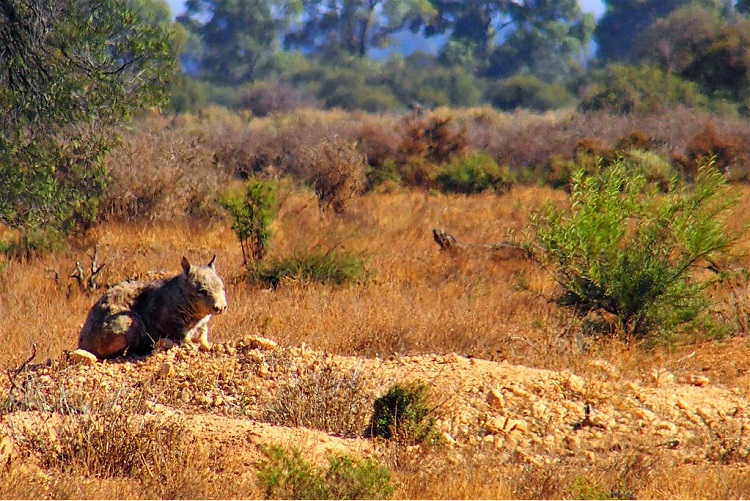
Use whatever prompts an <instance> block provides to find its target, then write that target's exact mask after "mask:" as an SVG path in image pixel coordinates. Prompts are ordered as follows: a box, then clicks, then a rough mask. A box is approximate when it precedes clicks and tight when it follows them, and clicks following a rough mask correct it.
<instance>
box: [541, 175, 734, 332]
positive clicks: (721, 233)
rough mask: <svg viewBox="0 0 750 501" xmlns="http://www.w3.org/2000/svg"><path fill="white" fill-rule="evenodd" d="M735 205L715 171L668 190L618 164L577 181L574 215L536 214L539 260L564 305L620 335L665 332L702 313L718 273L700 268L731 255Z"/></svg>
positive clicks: (550, 210)
mask: <svg viewBox="0 0 750 501" xmlns="http://www.w3.org/2000/svg"><path fill="white" fill-rule="evenodd" d="M736 201H737V198H736V197H735V196H733V195H732V194H731V193H729V192H728V190H727V186H726V179H725V178H724V176H723V175H722V174H721V173H719V172H718V171H717V170H716V169H714V168H713V166H712V165H710V164H709V165H705V166H703V167H701V169H700V170H699V173H698V176H697V178H696V180H695V183H693V184H691V185H678V183H677V181H676V179H675V178H673V179H672V181H671V182H670V184H669V186H668V188H667V190H666V193H665V194H663V195H659V194H658V192H657V188H656V187H655V186H653V185H650V184H649V183H648V182H647V179H646V176H645V175H644V174H643V173H642V171H640V170H629V169H627V168H626V167H625V165H624V164H623V162H621V161H618V162H616V163H614V164H613V165H611V166H609V167H607V168H606V169H599V170H598V171H597V172H595V173H594V174H591V175H586V174H585V173H584V171H583V170H577V171H575V172H574V174H573V176H572V179H571V195H570V208H569V209H568V210H562V211H561V210H559V209H556V208H553V207H549V208H548V209H547V210H546V211H543V212H541V213H537V214H535V215H534V216H533V217H532V228H533V229H534V230H536V235H537V236H536V238H537V243H538V245H539V248H540V249H541V252H540V254H539V255H538V258H539V259H540V261H541V263H542V264H543V265H544V266H545V267H546V268H547V269H548V270H550V271H551V272H552V273H553V275H554V277H555V279H556V281H557V283H558V284H559V286H560V289H561V292H560V294H559V295H558V296H557V301H558V302H559V304H561V305H563V306H566V307H569V308H571V309H572V310H573V311H574V312H575V313H576V314H577V315H580V316H582V317H585V316H587V315H588V314H590V313H596V314H599V315H601V317H602V319H604V320H605V324H607V325H610V326H614V327H615V332H619V333H624V334H626V335H629V336H630V335H632V336H636V337H640V336H643V335H645V334H647V333H652V332H657V331H658V332H660V333H661V334H669V333H671V332H673V330H674V329H676V328H677V327H679V326H684V325H686V324H689V323H691V322H694V321H696V320H697V319H699V317H700V316H701V315H702V314H703V313H705V312H706V309H707V301H708V299H707V297H706V296H705V295H704V294H703V292H704V290H705V289H706V287H708V286H709V285H710V284H711V283H713V282H715V281H716V280H717V279H718V278H719V276H718V275H716V274H710V273H708V272H705V271H703V272H702V273H699V271H700V270H701V268H703V269H705V267H706V266H707V265H709V264H711V263H712V262H713V261H714V260H716V259H717V258H720V257H721V256H723V255H726V254H727V253H728V252H729V251H730V249H731V248H732V246H733V244H734V243H735V242H736V240H737V238H738V235H734V234H732V233H731V232H730V231H729V229H728V228H727V218H728V217H729V216H730V214H731V209H732V207H733V206H734V205H735V203H736Z"/></svg>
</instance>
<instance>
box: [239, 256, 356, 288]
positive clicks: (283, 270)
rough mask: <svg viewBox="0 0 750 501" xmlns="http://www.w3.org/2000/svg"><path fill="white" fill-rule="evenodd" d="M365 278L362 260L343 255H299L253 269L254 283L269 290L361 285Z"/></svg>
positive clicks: (251, 272) (252, 278)
mask: <svg viewBox="0 0 750 501" xmlns="http://www.w3.org/2000/svg"><path fill="white" fill-rule="evenodd" d="M363 276H364V262H363V261H362V259H360V258H358V257H356V256H352V255H350V254H347V253H345V252H341V251H339V252H313V253H311V254H306V255H300V254H296V255H293V256H292V257H289V258H286V259H281V260H279V261H276V262H273V263H270V264H269V265H268V266H256V267H255V268H252V267H251V268H250V279H251V281H256V282H260V283H262V284H264V285H266V286H268V287H278V286H279V285H281V284H283V283H287V282H303V283H304V282H316V283H321V284H325V285H343V284H346V283H352V282H357V281H358V280H361V279H362V278H363Z"/></svg>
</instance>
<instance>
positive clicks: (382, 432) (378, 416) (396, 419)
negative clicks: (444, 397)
mask: <svg viewBox="0 0 750 501" xmlns="http://www.w3.org/2000/svg"><path fill="white" fill-rule="evenodd" d="M365 436H367V437H381V438H385V439H389V440H396V441H399V442H406V443H413V444H418V443H429V442H435V441H437V437H438V432H437V429H436V428H435V420H434V418H433V417H432V411H431V409H430V408H429V407H428V405H427V385H425V384H422V383H410V384H396V385H393V386H391V387H390V388H389V389H388V392H386V394H385V395H383V396H382V397H379V398H377V399H376V400H375V402H374V403H373V411H372V417H371V418H370V424H369V425H368V428H367V430H366V432H365Z"/></svg>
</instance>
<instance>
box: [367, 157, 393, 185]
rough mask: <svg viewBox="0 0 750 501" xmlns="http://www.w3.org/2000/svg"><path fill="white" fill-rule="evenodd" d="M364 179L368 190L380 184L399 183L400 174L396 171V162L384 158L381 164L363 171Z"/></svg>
mask: <svg viewBox="0 0 750 501" xmlns="http://www.w3.org/2000/svg"><path fill="white" fill-rule="evenodd" d="M365 181H366V183H365V184H366V186H367V188H366V189H367V191H370V190H372V189H374V188H376V187H378V186H380V185H381V184H384V183H387V182H392V183H396V184H400V183H401V175H400V174H399V172H398V168H397V167H396V163H395V162H394V161H393V160H392V159H390V158H389V159H386V160H385V161H384V162H383V163H382V164H379V165H374V166H372V167H370V168H368V169H367V171H366V172H365Z"/></svg>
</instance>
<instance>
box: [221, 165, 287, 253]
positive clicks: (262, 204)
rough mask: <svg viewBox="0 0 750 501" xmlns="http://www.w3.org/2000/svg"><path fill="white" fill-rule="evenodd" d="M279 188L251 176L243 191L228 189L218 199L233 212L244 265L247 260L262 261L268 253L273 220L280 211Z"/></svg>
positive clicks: (234, 226) (233, 225) (233, 224)
mask: <svg viewBox="0 0 750 501" xmlns="http://www.w3.org/2000/svg"><path fill="white" fill-rule="evenodd" d="M276 191H277V188H276V185H275V184H274V183H272V182H270V181H262V180H258V179H251V180H250V181H248V183H247V185H246V186H245V191H244V193H236V192H234V193H233V192H227V193H225V194H224V195H223V196H222V197H221V199H220V200H219V204H221V206H222V207H224V209H226V211H227V212H229V215H230V216H232V230H233V231H234V233H235V234H236V235H237V238H238V239H239V241H240V247H241V248H242V260H243V264H244V265H245V266H247V265H248V260H250V259H252V260H253V261H260V260H261V259H263V257H264V256H265V255H266V251H267V250H268V243H269V240H270V239H271V224H273V221H274V219H275V218H276V214H277V213H278V203H277V200H276Z"/></svg>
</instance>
